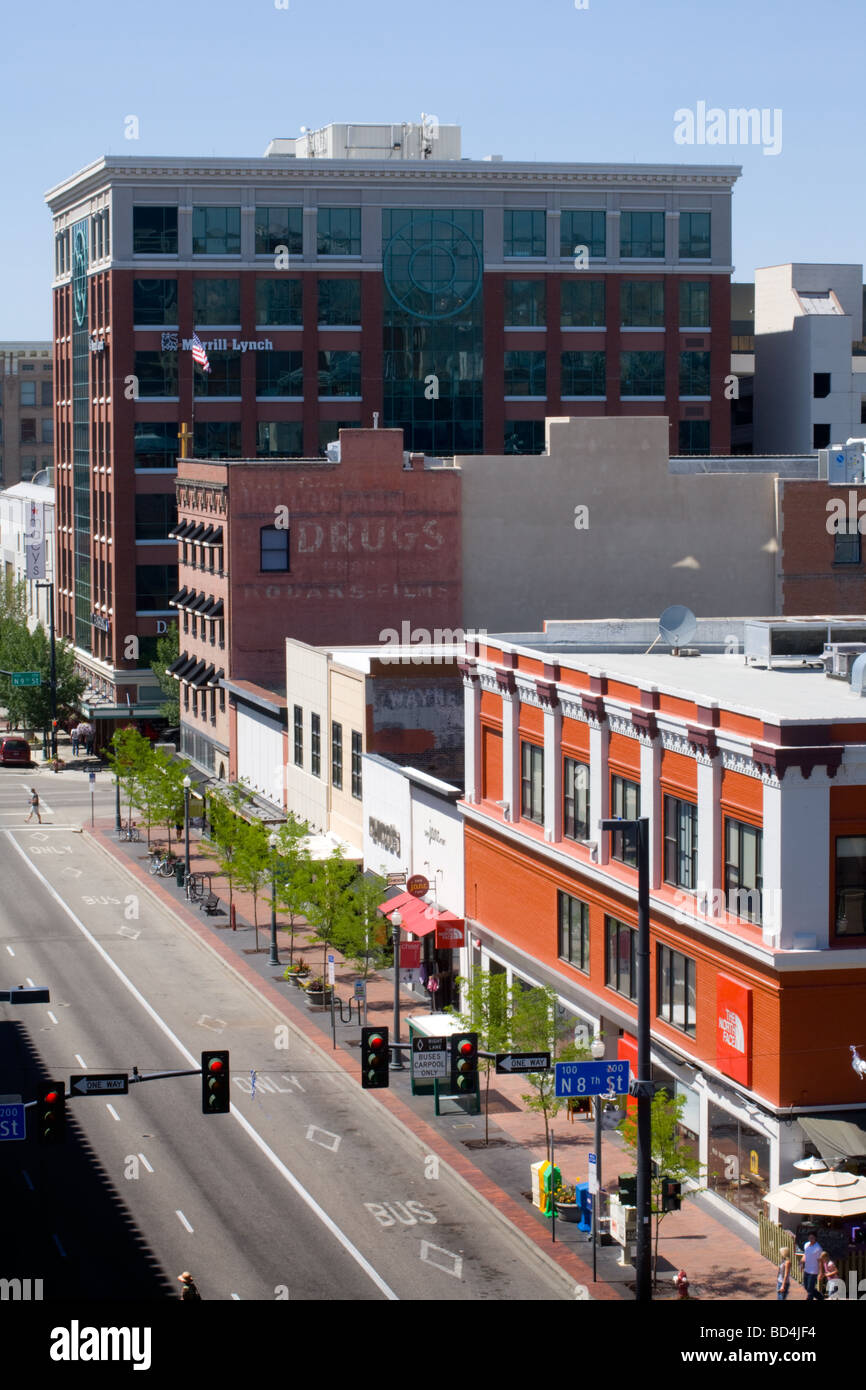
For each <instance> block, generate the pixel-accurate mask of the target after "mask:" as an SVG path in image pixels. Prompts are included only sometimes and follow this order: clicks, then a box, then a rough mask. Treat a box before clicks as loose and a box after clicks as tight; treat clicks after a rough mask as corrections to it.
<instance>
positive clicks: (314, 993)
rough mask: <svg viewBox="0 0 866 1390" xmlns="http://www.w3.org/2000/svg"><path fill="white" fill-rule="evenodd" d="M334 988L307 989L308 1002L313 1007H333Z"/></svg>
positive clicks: (305, 991) (305, 992)
mask: <svg viewBox="0 0 866 1390" xmlns="http://www.w3.org/2000/svg"><path fill="white" fill-rule="evenodd" d="M333 993H334V991H333V990H332V989H305V990H304V994H305V995H306V999H307V1004H308V1005H309V1007H310V1008H311V1009H324V1008H328V1009H329V1008H330V1007H331V996H332V995H333Z"/></svg>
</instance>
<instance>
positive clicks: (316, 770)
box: [310, 711, 322, 777]
mask: <svg viewBox="0 0 866 1390" xmlns="http://www.w3.org/2000/svg"><path fill="white" fill-rule="evenodd" d="M310 771H311V773H312V774H313V776H314V777H321V775H322V716H321V715H320V714H313V713H312V711H311V712H310Z"/></svg>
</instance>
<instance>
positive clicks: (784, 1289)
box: [776, 1248, 791, 1303]
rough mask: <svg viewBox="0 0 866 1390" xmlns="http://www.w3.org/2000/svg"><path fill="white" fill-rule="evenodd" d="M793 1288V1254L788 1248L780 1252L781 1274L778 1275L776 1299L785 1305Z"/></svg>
mask: <svg viewBox="0 0 866 1390" xmlns="http://www.w3.org/2000/svg"><path fill="white" fill-rule="evenodd" d="M790 1287H791V1252H790V1250H788V1249H787V1248H786V1249H784V1250H780V1251H779V1272H778V1274H777V1275H776V1298H777V1299H778V1300H779V1302H780V1303H784V1301H785V1299H786V1298H787V1297H788V1290H789V1289H790Z"/></svg>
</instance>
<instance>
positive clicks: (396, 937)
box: [391, 911, 405, 1071]
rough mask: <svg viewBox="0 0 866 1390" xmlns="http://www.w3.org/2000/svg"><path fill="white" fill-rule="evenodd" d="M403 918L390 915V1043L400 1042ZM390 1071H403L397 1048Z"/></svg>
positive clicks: (400, 1054)
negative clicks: (391, 998) (391, 1002)
mask: <svg viewBox="0 0 866 1390" xmlns="http://www.w3.org/2000/svg"><path fill="white" fill-rule="evenodd" d="M402 925H403V918H402V917H401V916H400V913H399V911H396V912H392V913H391V940H392V941H393V943H394V1022H393V1025H392V1028H391V1032H392V1034H393V1038H392V1041H393V1042H395V1043H399V1041H400V928H401V927H402ZM391 1071H405V1067H404V1066H403V1052H402V1049H401V1048H399V1047H395V1048H392V1050H391Z"/></svg>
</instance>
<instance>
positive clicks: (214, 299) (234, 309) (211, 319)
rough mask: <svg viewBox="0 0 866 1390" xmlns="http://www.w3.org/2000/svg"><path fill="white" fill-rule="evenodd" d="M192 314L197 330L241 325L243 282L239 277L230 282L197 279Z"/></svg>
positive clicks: (194, 283)
mask: <svg viewBox="0 0 866 1390" xmlns="http://www.w3.org/2000/svg"><path fill="white" fill-rule="evenodd" d="M192 312H193V319H194V321H195V325H196V327H197V328H199V327H204V326H206V325H208V324H216V323H220V324H225V325H226V327H228V326H230V325H232V324H240V321H241V282H240V278H239V276H237V275H233V276H232V277H231V279H228V280H218V279H211V277H210V276H208V277H207V279H204V278H200V277H198V276H197V277H196V278H195V279H194V280H193V282H192Z"/></svg>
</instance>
